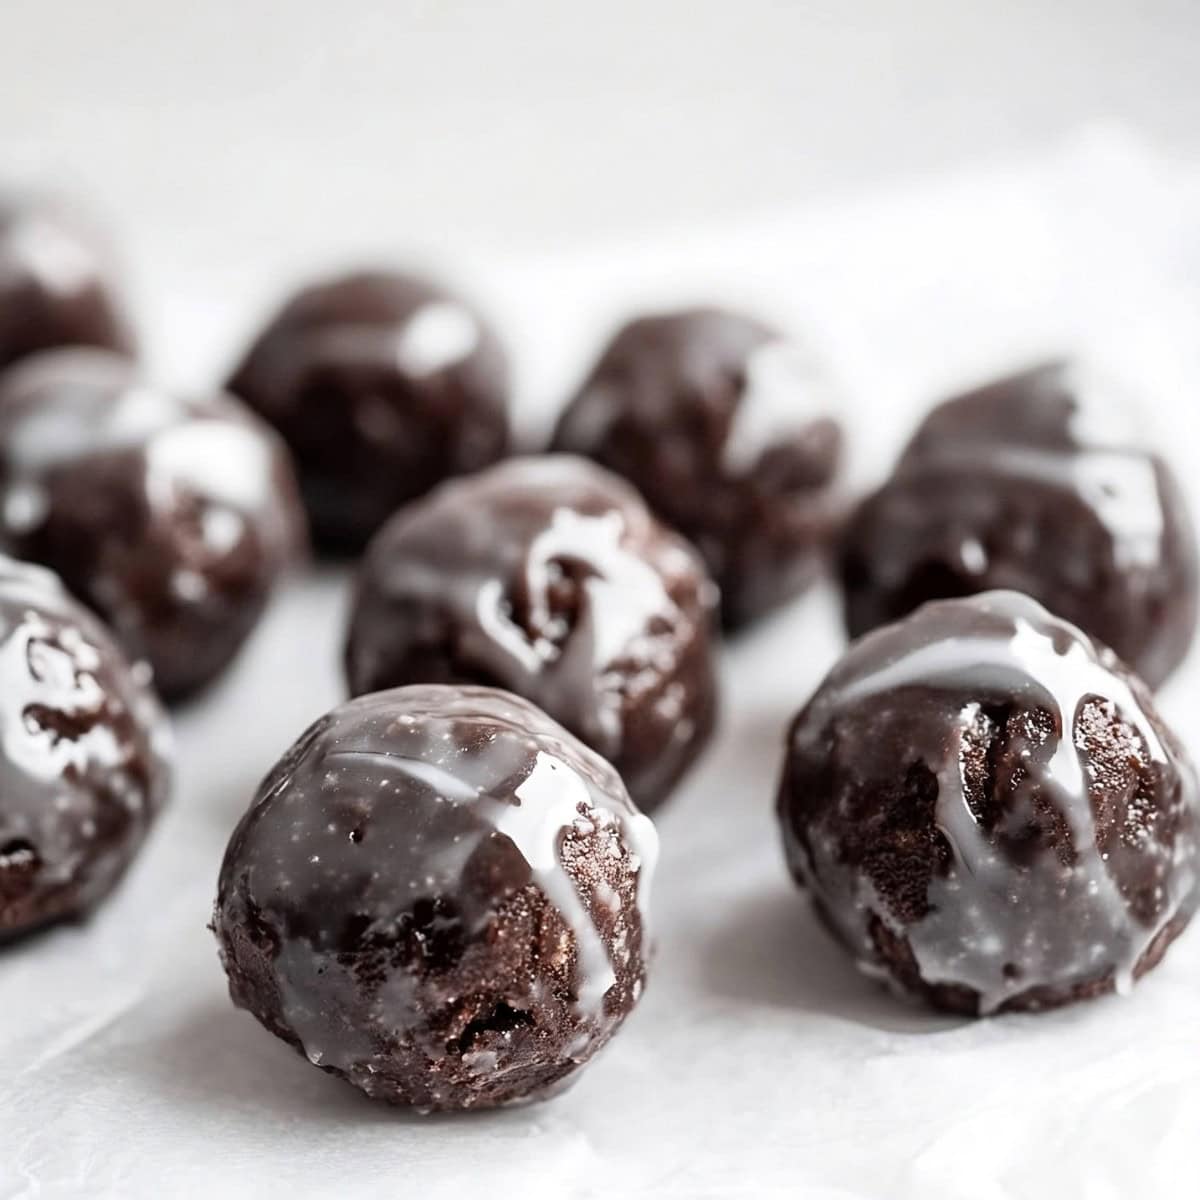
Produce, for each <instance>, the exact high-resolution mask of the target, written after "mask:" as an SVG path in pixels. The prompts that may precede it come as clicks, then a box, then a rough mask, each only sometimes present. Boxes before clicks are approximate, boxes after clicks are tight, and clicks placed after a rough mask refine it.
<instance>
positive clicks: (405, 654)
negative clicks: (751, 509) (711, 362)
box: [346, 455, 716, 811]
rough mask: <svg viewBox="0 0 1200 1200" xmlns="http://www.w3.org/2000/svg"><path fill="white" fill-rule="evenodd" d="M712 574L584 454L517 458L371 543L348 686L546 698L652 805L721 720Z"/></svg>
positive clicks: (446, 488)
mask: <svg viewBox="0 0 1200 1200" xmlns="http://www.w3.org/2000/svg"><path fill="white" fill-rule="evenodd" d="M715 602H716V593H715V589H714V588H713V585H712V583H711V582H710V581H709V579H708V577H707V575H706V574H705V572H704V569H703V567H702V565H701V564H700V562H699V560H698V559H697V558H696V555H695V553H694V552H693V551H692V549H691V548H690V547H689V546H688V545H687V544H686V543H685V542H684V541H683V540H682V539H681V538H679V537H678V536H677V535H675V534H673V533H671V532H670V531H669V530H667V529H666V528H665V527H664V526H662V525H660V524H659V522H658V521H656V520H655V519H654V518H653V517H652V516H651V515H650V513H649V511H648V510H647V508H646V506H645V505H644V504H643V503H642V501H641V500H640V499H639V497H638V496H637V494H636V493H635V492H634V491H633V489H632V488H630V487H629V486H628V484H626V483H625V482H624V481H622V480H620V479H618V478H616V477H615V476H613V475H610V474H609V473H608V472H606V471H604V470H602V469H601V468H600V467H597V466H596V465H595V464H593V463H590V462H588V461H586V460H585V459H579V458H573V457H570V456H567V455H548V456H545V457H540V458H527V459H512V460H510V461H508V462H506V463H501V464H500V465H499V466H496V467H493V468H492V469H491V470H489V471H486V472H483V473H481V474H479V475H476V476H474V477H472V478H470V479H464V480H458V481H454V482H451V483H447V484H444V485H443V486H442V487H441V488H439V489H438V490H437V491H435V492H434V493H433V494H432V495H430V496H429V497H427V498H426V499H425V500H423V501H420V502H418V503H416V504H414V505H412V506H410V507H409V508H407V509H404V510H402V511H401V512H400V513H398V514H397V515H396V516H395V517H394V518H393V519H392V520H391V521H390V522H389V523H388V524H387V525H386V526H385V527H384V528H383V529H382V530H381V531H380V533H379V534H378V536H377V537H376V538H375V539H374V541H373V542H372V543H371V546H370V548H369V549H368V552H367V555H366V558H365V559H364V562H363V565H362V568H361V572H360V576H359V581H358V589H357V596H356V599H355V604H354V609H353V615H352V619H351V625H350V632H349V637H348V640H347V646H346V668H347V677H348V679H349V684H350V690H351V691H352V692H353V693H354V694H356V695H357V694H361V693H363V692H371V691H376V690H378V689H380V688H385V687H393V686H396V685H399V684H407V683H424V682H433V683H484V684H492V685H496V686H499V687H503V688H506V689H508V690H509V691H513V692H516V693H517V694H519V695H522V696H525V697H527V698H528V699H530V700H532V701H533V702H534V703H536V704H538V705H540V706H541V707H542V708H544V709H545V710H546V711H547V712H548V713H550V715H551V716H553V717H554V718H555V719H556V720H558V721H560V722H561V723H562V724H563V725H565V726H566V727H567V728H568V729H570V730H571V732H572V733H574V734H575V735H576V736H578V737H580V738H582V739H583V741H585V742H586V743H587V744H588V745H589V746H591V747H592V748H593V749H594V750H597V751H599V753H600V754H602V755H603V756H604V757H605V758H607V759H608V760H609V761H610V762H612V763H613V765H614V766H616V768H617V769H618V771H620V773H621V776H622V778H623V779H624V780H625V784H626V786H627V787H628V788H629V791H630V794H631V795H632V796H633V798H634V800H635V801H636V802H637V803H638V805H639V806H640V807H641V808H643V809H644V810H647V811H649V810H650V809H652V808H653V807H654V806H655V805H657V804H658V803H660V802H661V800H662V799H663V798H664V797H665V796H666V794H667V793H668V792H669V791H670V790H671V788H672V787H673V786H674V785H675V783H676V782H677V781H678V780H679V778H680V777H681V776H682V774H683V773H684V772H685V771H686V770H687V769H688V767H689V766H690V765H691V764H692V762H693V761H694V760H695V758H696V756H697V755H698V754H699V752H700V750H701V749H702V748H703V746H704V745H705V743H706V742H707V740H708V738H709V735H710V733H711V731H712V726H713V721H714V717H715V709H716V676H715V668H714V661H713V659H714V649H713V645H712V641H711V627H712V624H713V612H714V606H715Z"/></svg>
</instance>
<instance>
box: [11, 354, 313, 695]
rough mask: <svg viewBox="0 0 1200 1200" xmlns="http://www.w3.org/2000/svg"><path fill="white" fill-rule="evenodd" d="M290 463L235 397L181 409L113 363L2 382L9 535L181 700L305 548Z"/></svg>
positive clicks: (229, 651) (54, 365)
mask: <svg viewBox="0 0 1200 1200" xmlns="http://www.w3.org/2000/svg"><path fill="white" fill-rule="evenodd" d="M302 529H303V519H302V516H301V511H300V505H299V500H298V498H297V494H296V485H295V481H294V478H293V475H292V471H291V464H290V462H289V461H288V456H287V452H286V450H285V449H284V447H283V445H282V444H281V443H280V441H279V439H278V438H277V437H276V436H275V434H274V433H273V432H272V431H271V430H270V429H269V428H267V427H266V426H265V425H263V424H262V423H261V422H260V421H258V419H257V418H255V417H253V416H252V415H251V414H250V413H248V412H247V411H246V410H245V409H244V408H242V406H241V405H239V404H237V403H236V402H235V401H234V400H232V399H231V398H230V397H226V396H219V395H218V396H212V397H207V398H204V399H192V398H187V397H180V396H176V395H173V394H171V393H169V392H166V391H164V390H162V389H161V388H158V387H156V386H154V385H152V384H148V383H147V382H146V381H145V380H144V379H143V378H142V377H141V375H140V374H139V372H138V370H137V369H136V368H135V367H134V366H133V365H132V364H131V363H130V362H129V361H128V360H126V359H123V358H121V357H120V356H118V355H115V354H110V353H106V352H103V351H96V350H59V351H48V352H46V353H44V354H40V355H37V356H35V357H33V358H30V359H27V360H25V361H24V362H22V363H21V364H19V365H18V366H17V367H15V368H13V369H12V370H10V371H9V372H7V373H6V374H5V375H4V376H3V377H0V534H2V537H3V542H4V544H5V546H6V547H7V548H8V549H9V550H10V551H11V552H12V553H14V554H17V555H19V556H20V557H22V558H26V559H29V560H31V561H36V562H40V563H44V564H45V565H46V566H49V567H52V568H53V569H55V570H56V571H58V572H59V573H60V574H61V575H62V578H63V581H64V582H65V583H66V584H67V586H68V587H69V588H70V589H71V591H72V592H74V593H75V595H77V596H78V597H79V598H80V599H82V600H84V601H86V602H87V603H88V604H90V605H91V606H92V607H93V608H94V609H95V610H96V611H97V612H99V613H100V614H101V615H102V616H103V617H104V618H105V619H106V620H107V621H108V622H109V624H111V625H112V627H113V629H114V631H115V632H116V634H117V635H118V637H119V638H120V640H121V641H122V642H123V643H124V645H125V647H126V649H127V651H128V652H129V653H130V655H131V656H133V657H135V658H142V659H145V660H146V661H147V662H149V663H150V665H151V666H152V667H153V669H154V677H155V684H156V686H157V687H158V689H159V691H160V692H161V694H163V695H164V696H166V697H168V698H177V697H180V696H183V695H185V694H187V693H189V692H192V691H194V690H196V689H197V688H199V687H200V686H202V685H203V684H205V683H207V682H209V681H210V680H211V679H213V678H214V677H215V676H216V675H217V674H219V673H220V671H221V670H222V669H223V668H224V667H225V666H226V665H227V664H228V662H229V661H230V660H231V659H232V658H233V656H234V655H235V653H236V652H237V650H238V649H239V648H240V646H241V645H242V643H243V641H244V640H245V638H246V636H247V635H248V634H249V632H250V631H251V629H253V627H254V626H255V624H256V623H257V621H258V618H259V615H260V614H261V612H262V609H263V607H264V605H265V603H266V600H267V597H268V595H269V593H270V591H271V588H272V586H273V585H274V583H275V582H276V580H277V579H278V577H279V575H280V574H281V572H282V571H283V570H284V568H285V566H286V565H287V564H288V563H289V562H290V561H291V560H292V559H293V558H294V557H295V555H296V554H297V552H298V550H299V547H300V545H301V543H302V538H303V534H302Z"/></svg>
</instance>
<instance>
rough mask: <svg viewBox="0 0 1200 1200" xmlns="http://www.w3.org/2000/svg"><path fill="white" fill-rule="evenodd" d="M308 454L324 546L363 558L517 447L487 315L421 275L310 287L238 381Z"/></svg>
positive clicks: (272, 328)
mask: <svg viewBox="0 0 1200 1200" xmlns="http://www.w3.org/2000/svg"><path fill="white" fill-rule="evenodd" d="M228 386H229V390H230V391H232V392H233V393H234V394H235V395H238V396H240V397H241V398H242V399H243V400H245V401H246V403H247V404H249V405H250V407H251V408H253V409H255V410H256V411H257V412H258V413H260V414H261V415H262V416H263V417H264V418H265V419H266V420H267V421H269V422H270V423H271V424H272V425H274V426H275V428H276V429H278V430H279V432H280V433H281V434H282V435H283V438H284V440H285V441H286V442H287V443H288V445H289V446H290V447H291V449H292V453H293V454H294V455H295V458H296V464H297V469H298V471H299V474H300V486H301V489H302V491H303V494H304V500H305V504H306V506H307V508H308V514H309V520H310V523H311V525H312V530H313V538H314V541H315V542H316V544H317V545H318V547H319V548H321V549H324V550H328V551H332V552H335V553H344V552H353V551H357V550H359V549H361V548H362V546H363V545H365V543H366V542H367V539H368V538H370V536H371V535H372V534H373V533H374V532H375V531H376V529H378V528H379V526H380V525H382V524H383V522H384V521H385V520H387V518H388V517H390V516H391V515H392V513H393V512H394V511H395V510H396V509H397V508H398V507H399V506H400V505H401V504H404V503H406V502H407V501H409V500H412V499H415V498H416V497H418V496H421V495H423V494H424V493H425V492H427V491H428V490H429V489H430V488H431V487H433V486H434V485H435V484H437V483H440V482H441V481H442V480H443V479H446V478H447V477H449V476H451V475H462V474H467V473H469V472H471V471H477V470H479V469H480V468H481V467H486V466H488V465H489V464H490V463H493V462H495V461H496V460H497V459H499V458H501V457H503V455H504V454H505V453H506V452H507V450H508V440H509V428H508V367H507V362H506V359H505V355H504V352H503V351H502V349H501V347H500V344H499V342H498V341H497V339H496V337H495V334H494V333H493V332H492V330H491V329H490V328H489V326H488V325H487V323H486V322H485V321H484V319H483V318H482V317H481V316H480V315H479V313H477V312H476V311H475V310H474V309H472V308H471V307H470V306H468V305H467V304H466V302H465V301H463V300H461V299H460V298H458V297H457V296H454V295H452V294H451V293H449V292H447V291H445V290H444V289H443V288H441V287H439V286H438V285H436V284H434V283H431V282H429V281H427V280H424V279H419V278H416V277H414V276H410V275H402V274H398V273H384V272H363V273H360V274H354V275H346V276H343V277H340V278H337V279H332V280H329V281H326V282H323V283H319V284H316V285H315V286H313V287H309V288H306V289H305V290H303V291H301V292H299V293H298V294H297V295H296V296H295V297H293V299H291V300H290V301H289V302H288V303H287V304H285V305H284V307H283V308H282V310H280V312H279V313H278V314H277V315H276V316H275V317H274V318H273V319H272V320H271V322H270V323H269V324H268V325H267V327H266V329H265V330H264V331H263V332H262V334H261V335H260V336H259V338H258V340H257V341H256V342H255V343H254V345H253V346H252V347H251V348H250V350H249V351H248V352H247V354H246V356H245V358H244V359H243V360H242V363H241V365H240V366H239V367H238V368H237V370H236V371H235V372H234V374H233V377H232V378H231V379H230V381H229V385H228Z"/></svg>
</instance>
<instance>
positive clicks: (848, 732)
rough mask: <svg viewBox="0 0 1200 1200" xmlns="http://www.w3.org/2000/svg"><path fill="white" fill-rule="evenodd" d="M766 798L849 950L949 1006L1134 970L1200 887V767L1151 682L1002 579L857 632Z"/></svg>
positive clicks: (1098, 990)
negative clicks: (1163, 713) (774, 797)
mask: <svg viewBox="0 0 1200 1200" xmlns="http://www.w3.org/2000/svg"><path fill="white" fill-rule="evenodd" d="M778 810H779V816H780V819H781V821H782V825H783V836H784V845H785V849H786V853H787V858H788V862H789V864H790V866H791V869H792V872H793V874H794V875H795V876H796V878H797V880H799V881H800V882H801V883H802V884H803V885H805V886H806V887H807V888H808V889H809V891H810V893H811V895H812V898H813V901H814V903H815V905H816V907H817V910H818V912H819V913H820V914H821V915H822V917H823V918H824V919H825V921H826V922H827V924H828V925H829V927H830V928H831V929H832V930H833V932H834V933H835V934H836V935H837V936H838V937H839V938H840V939H841V940H842V941H843V942H844V943H845V945H846V946H847V947H848V948H849V950H850V952H851V953H852V954H853V955H854V957H855V958H856V959H857V961H858V963H859V965H860V966H861V967H862V968H863V969H865V970H866V971H868V972H870V973H875V974H881V975H883V976H885V977H886V978H889V979H890V980H891V981H892V982H893V983H894V984H896V985H898V987H899V988H901V989H903V990H905V991H908V992H911V993H914V994H916V995H918V996H920V997H922V998H924V999H925V1000H926V1001H928V1002H929V1003H930V1004H933V1005H935V1006H937V1007H939V1008H945V1009H949V1010H952V1011H956V1012H963V1013H968V1014H981V1015H982V1014H987V1013H993V1012H1000V1011H1004V1010H1011V1009H1041V1008H1050V1007H1054V1006H1056V1005H1060V1004H1066V1003H1068V1002H1071V1001H1074V1000H1082V999H1086V998H1089V997H1092V996H1097V995H1101V994H1103V993H1105V992H1111V991H1113V990H1114V989H1115V990H1117V991H1120V992H1125V991H1127V990H1128V989H1129V988H1130V987H1131V986H1132V984H1133V982H1134V980H1136V979H1137V978H1138V977H1140V976H1141V975H1143V974H1145V972H1147V971H1149V970H1150V969H1151V968H1152V967H1154V966H1155V965H1156V964H1157V963H1158V962H1159V960H1160V959H1161V958H1162V956H1163V954H1164V953H1165V952H1166V949H1167V947H1168V946H1169V945H1170V943H1171V942H1172V941H1173V940H1174V938H1175V937H1176V936H1177V935H1178V934H1179V933H1180V932H1181V931H1182V930H1183V928H1184V926H1185V925H1186V924H1187V923H1188V920H1189V919H1190V918H1191V915H1192V913H1193V912H1194V911H1195V908H1196V905H1197V901H1198V898H1200V888H1198V859H1197V844H1198V837H1200V825H1198V820H1200V813H1198V796H1197V784H1196V777H1195V773H1194V771H1193V768H1192V766H1191V764H1190V763H1189V761H1188V759H1187V757H1186V755H1185V754H1184V752H1183V750H1182V749H1181V747H1180V746H1179V744H1178V743H1177V741H1176V740H1175V738H1174V737H1173V736H1172V734H1171V732H1170V731H1169V730H1168V729H1167V728H1166V727H1165V726H1164V725H1163V723H1162V721H1161V719H1160V718H1159V716H1158V714H1157V713H1156V712H1155V710H1154V706H1153V703H1152V700H1151V698H1150V694H1149V692H1148V691H1147V689H1146V687H1145V685H1144V684H1142V683H1141V682H1140V681H1139V680H1138V679H1137V678H1136V677H1135V676H1134V675H1132V674H1131V673H1130V672H1129V671H1128V670H1127V669H1126V668H1125V667H1124V666H1123V665H1122V664H1121V663H1120V662H1119V661H1118V660H1117V658H1116V657H1115V655H1113V653H1112V652H1111V651H1110V650H1108V649H1106V648H1104V647H1101V646H1099V645H1097V644H1096V643H1095V642H1093V641H1091V640H1090V639H1089V638H1088V637H1087V636H1086V635H1084V634H1083V633H1081V632H1080V631H1079V630H1078V629H1076V628H1074V627H1073V626H1071V625H1069V624H1067V623H1066V622H1065V621H1061V620H1059V619H1058V618H1056V617H1053V616H1051V615H1050V614H1049V613H1048V612H1047V611H1046V610H1045V609H1044V608H1042V607H1041V606H1040V605H1038V604H1037V603H1036V602H1035V601H1033V600H1031V599H1029V598H1028V597H1025V596H1021V595H1018V594H1017V593H1014V592H989V593H986V594H984V595H981V596H978V597H973V598H969V599H959V600H947V601H940V602H934V603H930V604H927V605H925V606H924V607H922V608H920V609H918V610H917V612H916V613H914V614H913V615H912V616H910V617H909V618H907V619H905V620H903V621H901V622H899V623H897V624H895V625H890V626H887V627H885V628H883V629H880V630H877V631H875V632H874V633H872V634H868V635H867V636H866V637H864V638H862V639H861V640H860V641H858V642H856V643H855V644H854V645H853V646H852V647H851V648H850V650H849V652H848V653H847V654H846V656H845V657H844V658H843V659H842V660H841V662H840V663H839V664H838V665H837V666H836V667H835V668H834V669H833V671H832V672H831V673H830V675H829V676H828V678H827V679H826V680H825V682H824V683H823V684H822V685H821V687H820V689H819V690H818V691H817V693H816V695H815V696H814V698H813V699H812V701H811V702H810V703H809V704H808V706H807V707H806V708H805V709H804V710H803V711H802V712H801V713H800V715H799V716H798V717H797V719H796V722H795V724H794V725H793V727H792V730H791V733H790V735H789V737H788V742H787V750H786V755H785V761H784V771H783V779H782V783H781V786H780V791H779V805H778Z"/></svg>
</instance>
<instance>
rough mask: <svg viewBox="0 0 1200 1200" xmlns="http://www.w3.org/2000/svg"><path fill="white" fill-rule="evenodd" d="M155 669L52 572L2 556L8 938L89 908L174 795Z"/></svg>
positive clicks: (1, 871) (3, 876)
mask: <svg viewBox="0 0 1200 1200" xmlns="http://www.w3.org/2000/svg"><path fill="white" fill-rule="evenodd" d="M147 676H148V672H146V671H145V669H144V668H142V669H141V670H140V671H139V670H138V669H137V668H135V667H131V666H130V664H129V662H128V660H127V659H126V658H125V655H124V654H123V652H122V651H121V650H120V649H119V648H118V647H117V645H116V644H115V643H114V641H113V639H112V636H111V635H110V634H109V632H108V631H107V630H106V629H105V628H104V627H103V626H102V625H101V624H100V622H99V621H97V620H96V618H95V617H94V616H92V614H91V613H89V612H87V611H86V610H85V609H84V608H83V607H82V605H80V604H78V603H77V602H76V601H74V600H72V599H71V598H70V597H69V596H68V595H67V593H66V591H65V590H64V589H63V588H62V586H61V585H60V584H59V582H58V580H57V579H56V578H55V577H54V576H53V575H52V574H51V573H50V572H49V571H44V570H42V569H41V568H39V567H32V566H29V565H27V564H25V563H19V562H15V561H14V560H12V559H9V558H3V557H0V708H2V710H3V730H4V738H3V743H2V744H0V941H2V940H4V939H6V938H10V937H13V936H15V935H17V934H21V933H25V932H27V931H29V930H31V929H34V928H36V927H38V926H40V925H44V924H46V923H48V922H50V921H55V920H60V919H62V918H64V917H73V916H79V915H82V914H84V913H86V912H87V911H88V910H89V909H91V908H92V907H93V906H94V905H95V904H96V903H97V902H98V901H100V900H101V899H102V898H103V897H104V896H105V895H106V894H107V893H108V892H109V891H110V889H111V888H112V887H113V885H114V884H115V883H116V881H117V880H118V879H119V878H120V876H121V875H122V873H123V872H124V871H125V868H126V867H127V866H128V865H129V863H130V860H131V859H132V858H133V856H134V855H135V854H136V853H137V850H138V848H139V847H140V846H141V844H142V840H143V839H144V838H145V836H146V833H147V832H148V830H149V828H150V825H151V823H152V822H153V820H154V817H155V815H156V814H157V813H158V811H159V809H160V808H161V806H162V804H163V803H164V801H165V800H166V797H167V792H168V788H169V782H170V771H169V768H168V765H167V753H168V750H169V748H170V737H169V731H168V728H167V724H166V718H165V717H164V715H163V713H162V710H161V709H160V707H159V704H158V701H157V700H156V699H155V696H154V693H153V691H152V690H151V689H150V687H149V684H148V681H147V678H146V677H147Z"/></svg>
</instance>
